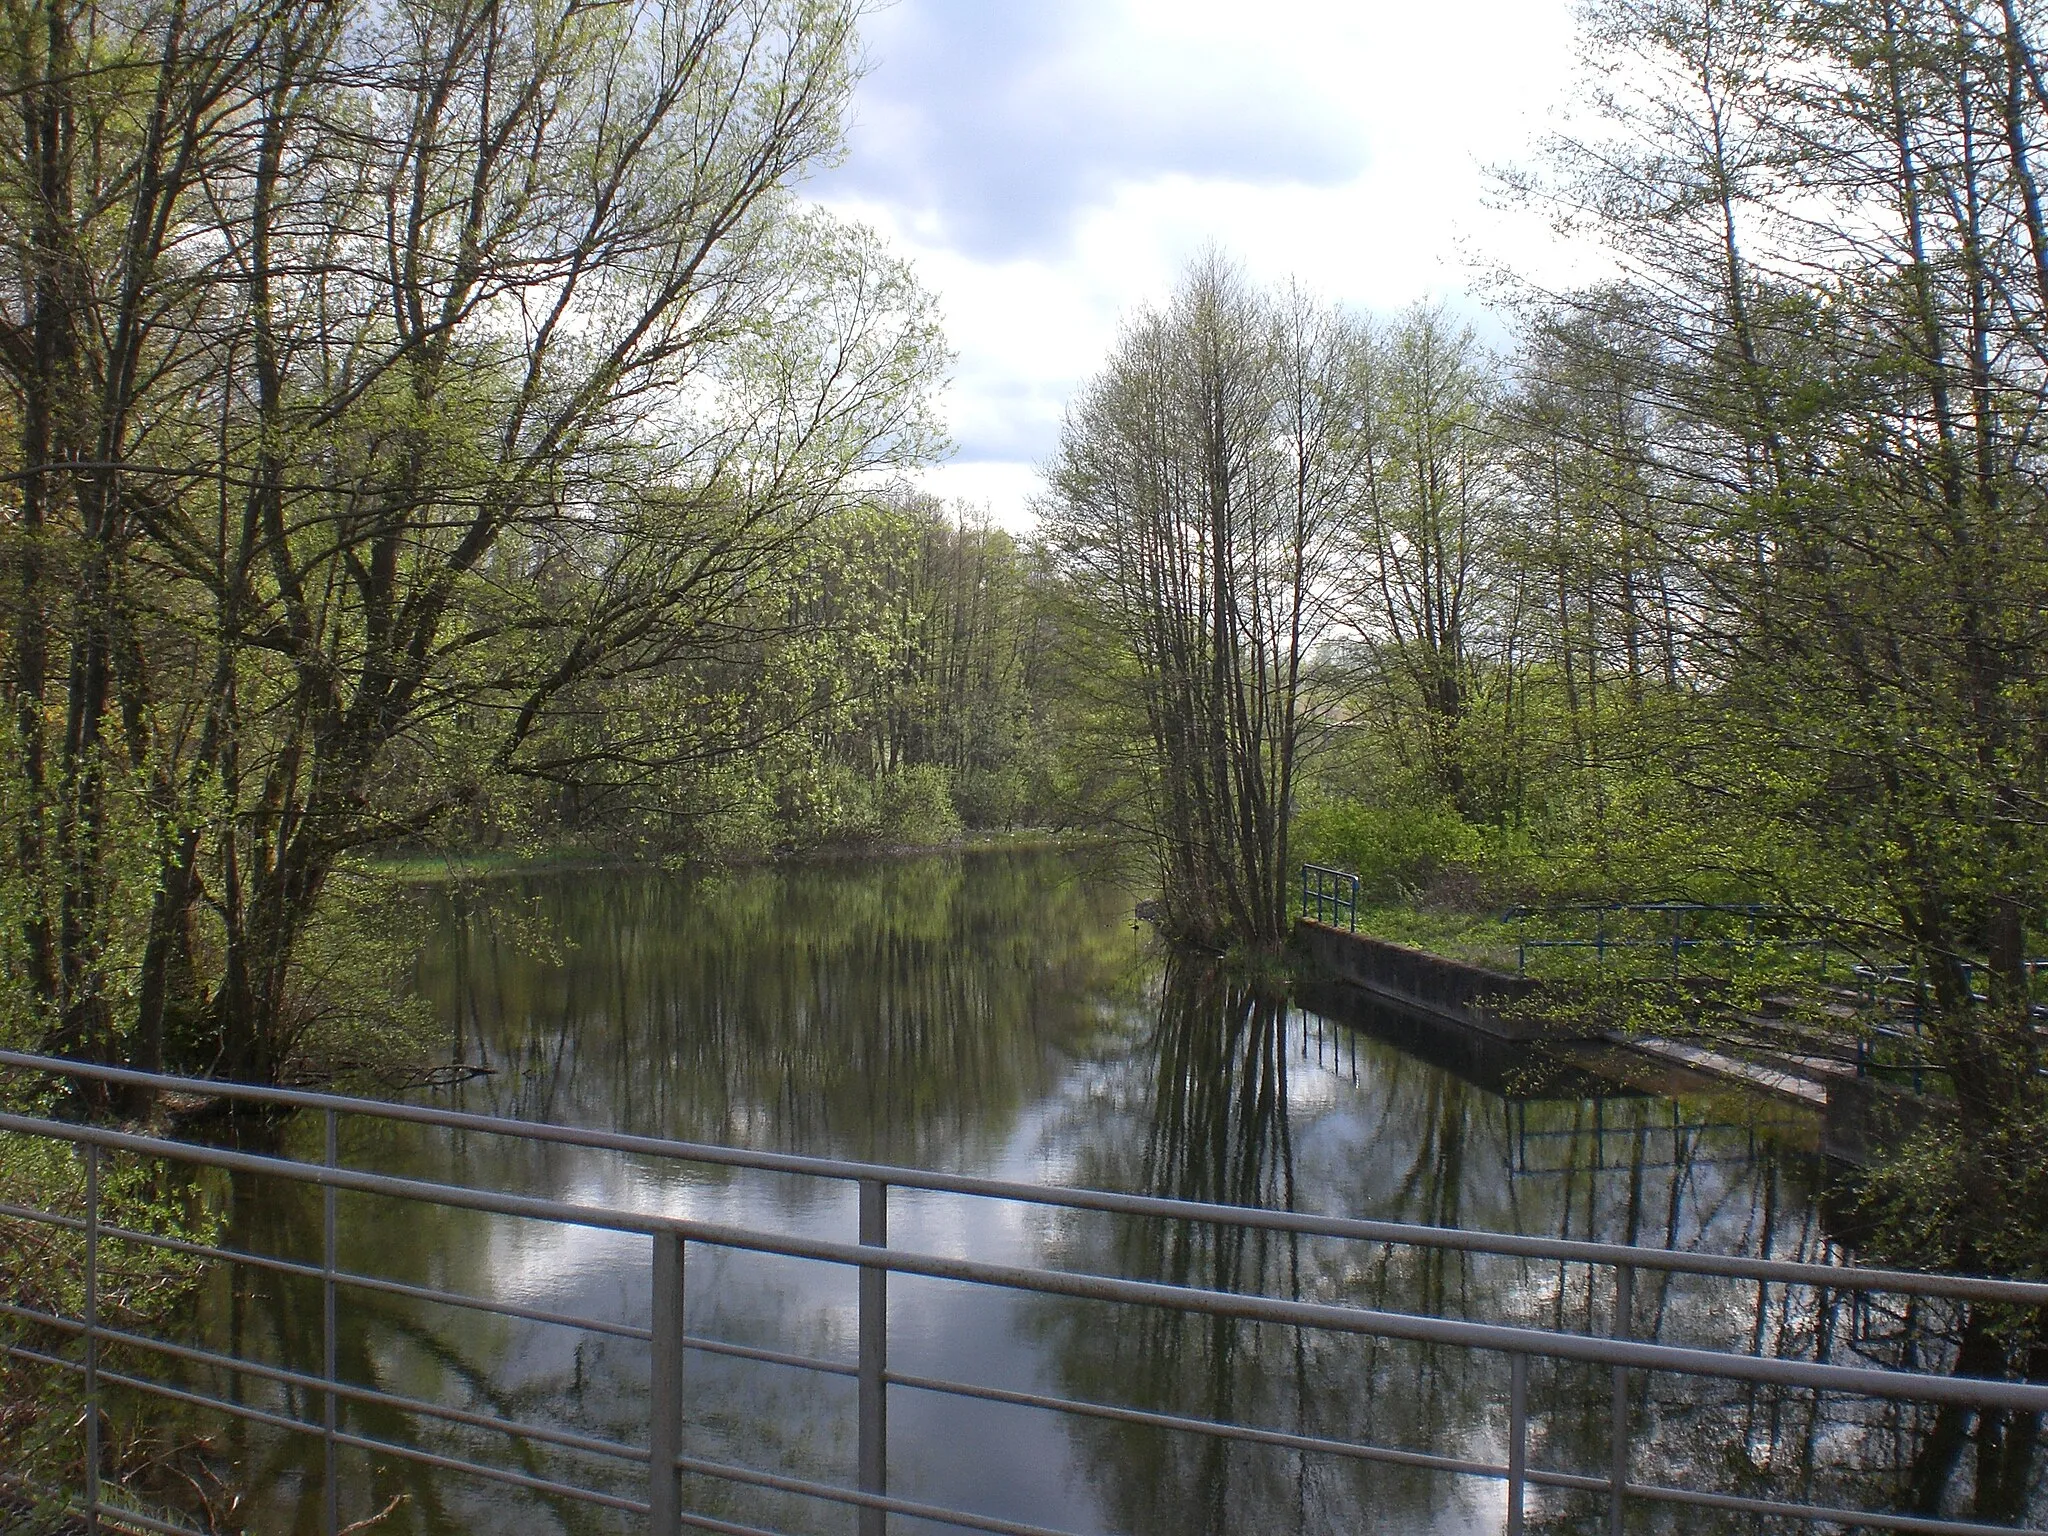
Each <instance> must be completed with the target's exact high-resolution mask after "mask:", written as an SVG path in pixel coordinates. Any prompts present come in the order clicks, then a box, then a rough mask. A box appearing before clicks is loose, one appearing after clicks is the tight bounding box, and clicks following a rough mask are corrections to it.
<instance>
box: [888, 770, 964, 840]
mask: <svg viewBox="0 0 2048 1536" xmlns="http://www.w3.org/2000/svg"><path fill="white" fill-rule="evenodd" d="M875 799H876V802H877V804H878V807H879V810H880V832H881V836H882V838H883V839H884V840H885V841H887V842H892V843H919V844H928V843H950V842H952V841H953V840H954V839H955V838H957V837H959V835H960V813H959V812H958V811H957V810H955V809H954V807H953V794H952V789H951V786H950V785H949V784H948V783H947V778H946V770H945V769H943V768H939V767H935V766H933V765H931V764H928V763H925V764H919V765H918V766H916V767H913V768H899V769H897V770H896V772H894V773H891V774H887V775H884V777H883V779H882V782H881V784H880V786H879V787H878V789H877V792H876V796H875Z"/></svg>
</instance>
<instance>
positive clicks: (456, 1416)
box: [7, 1305, 647, 1464]
mask: <svg viewBox="0 0 2048 1536" xmlns="http://www.w3.org/2000/svg"><path fill="white" fill-rule="evenodd" d="M7 1312H8V1314H9V1315H10V1316H14V1317H19V1318H22V1319H24V1320H26V1321H30V1322H35V1323H40V1324H42V1325H44V1326H46V1327H47V1326H50V1325H53V1324H54V1325H57V1326H59V1327H63V1326H65V1325H67V1324H68V1325H70V1329H69V1331H72V1332H84V1331H85V1325H84V1324H82V1323H77V1322H75V1320H73V1319H71V1318H63V1317H59V1316H57V1315H55V1314H52V1313H46V1312H36V1311H34V1310H32V1309H30V1308H27V1307H17V1306H12V1305H9V1306H8V1307H7ZM92 1333H93V1335H94V1337H96V1338H98V1339H100V1340H102V1341H103V1342H105V1343H108V1344H125V1345H127V1346H128V1347H129V1348H131V1349H140V1350H145V1351H148V1352H150V1353H152V1354H158V1355H163V1356H166V1357H168V1358H170V1359H173V1360H182V1361H184V1362H185V1363H186V1364H188V1365H205V1366H212V1367H214V1368H216V1369H219V1370H226V1371H233V1372H236V1373H238V1374H240V1375H244V1376H254V1377H256V1378H257V1379H258V1380H260V1381H268V1382H271V1383H273V1384H275V1385H277V1386H282V1387H296V1388H298V1389H299V1390H300V1391H302V1392H307V1393H326V1392H332V1393H334V1394H336V1395H337V1396H339V1397H343V1398H346V1399H348V1400H349V1401H350V1402H357V1403H364V1404H368V1405H369V1406H371V1407H375V1408H388V1409H390V1410H392V1411H393V1412H394V1413H409V1414H418V1415H421V1416H422V1417H425V1418H432V1419H441V1420H444V1421H446V1422H448V1423H451V1424H460V1425H463V1426H464V1427H465V1428H468V1429H487V1430H491V1431H494V1432H495V1433H497V1434H501V1435H506V1436H509V1437H510V1438H512V1439H514V1440H538V1441H540V1442H541V1443H543V1444H545V1445H554V1446H559V1447H561V1448H562V1449H563V1450H566V1451H580V1452H582V1453H584V1454H585V1455H590V1456H609V1457H611V1458H613V1459H614V1460H617V1461H632V1462H639V1463H642V1464H645V1462H646V1460H647V1452H646V1451H645V1450H644V1449H642V1448H640V1447H638V1446H632V1445H624V1444H621V1443H620V1442H618V1441H616V1440H600V1439H597V1438H595V1437H593V1436H590V1435H579V1434H576V1433H575V1432H574V1431H572V1430H566V1429H550V1428H548V1427H546V1426H544V1425H540V1424H526V1423H522V1422H520V1421H519V1420H517V1419H501V1418H498V1417H497V1416H496V1415H494V1414H487V1413H475V1412H472V1411H471V1410H469V1409H467V1408H449V1407H444V1406H442V1405H441V1404H439V1403H429V1402H423V1401H422V1400H421V1399H419V1398H416V1397H405V1396H402V1395H400V1394H398V1393H395V1392H384V1391H380V1390H379V1389H377V1388H375V1387H365V1386H360V1385H358V1384H356V1383H354V1382H347V1381H329V1380H328V1379H327V1378H326V1377H324V1376H312V1375H308V1374H307V1373H306V1372H304V1371H295V1370H293V1369H291V1368H290V1367H289V1366H282V1365H267V1364H265V1363H263V1362H262V1361H258V1360H243V1359H240V1358H238V1357H236V1356H234V1355H223V1354H220V1353H219V1352H217V1351H215V1350H211V1349H201V1348H199V1347H197V1346H196V1345H191V1344H176V1343H173V1342H172V1341H171V1340H169V1339H153V1338H150V1337H149V1336H148V1335H147V1334H140V1333H130V1332H128V1331H127V1330H126V1329H121V1328H105V1327H101V1328H95V1329H93V1330H92ZM207 1401H209V1402H218V1399H214V1398H208V1399H207ZM305 1427H306V1428H307V1429H308V1430H312V1431H316V1432H317V1431H318V1430H319V1426H317V1425H307V1426H305Z"/></svg>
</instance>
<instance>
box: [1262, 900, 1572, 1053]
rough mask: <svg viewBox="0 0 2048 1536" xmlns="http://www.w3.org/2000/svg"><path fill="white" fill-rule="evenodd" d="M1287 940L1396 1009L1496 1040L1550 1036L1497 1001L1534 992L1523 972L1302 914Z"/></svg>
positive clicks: (1312, 961) (1323, 971)
mask: <svg viewBox="0 0 2048 1536" xmlns="http://www.w3.org/2000/svg"><path fill="white" fill-rule="evenodd" d="M1294 945H1295V949H1296V950H1297V951H1298V952H1299V953H1300V955H1301V956H1302V957H1303V958H1304V959H1305V960H1306V961H1308V963H1309V965H1310V967H1311V968H1312V969H1313V970H1314V971H1315V972H1317V973H1318V974H1320V975H1321V976H1324V977H1326V978H1328V979H1329V980H1331V981H1336V982H1342V983H1343V984H1344V985H1346V986H1351V987H1356V988H1358V989H1359V990H1360V991H1361V992H1365V993H1368V994H1370V995H1371V996H1373V997H1375V998H1378V999H1380V1000H1381V1001H1382V1002H1386V1003H1391V1004H1393V1005H1394V1006H1395V1007H1397V1008H1406V1009H1412V1010H1413V1011H1415V1012H1417V1013H1421V1014H1426V1015H1428V1016H1429V1017H1431V1018H1435V1019H1444V1020H1448V1021H1449V1022H1450V1023H1453V1024H1462V1025H1465V1026H1466V1027H1468V1028H1471V1029H1480V1030H1484V1031H1485V1032H1486V1033H1487V1034H1489V1035H1492V1036H1494V1037H1495V1038H1496V1039H1501V1040H1533V1039H1536V1038H1538V1037H1542V1038H1545V1039H1555V1038H1557V1031H1556V1030H1554V1029H1553V1028H1551V1027H1550V1026H1548V1025H1547V1024H1546V1023H1545V1022H1544V1021H1543V1020H1542V1019H1540V1018H1537V1017H1534V1016H1525V1015H1523V1014H1520V1013H1519V1012H1514V1013H1511V1012H1508V1011H1506V1010H1505V1008H1504V1005H1505V1004H1508V1003H1511V1002H1515V1001H1518V1000H1520V999H1522V998H1526V997H1530V996H1533V995H1534V994H1535V992H1536V990H1537V988H1536V983H1535V982H1533V981H1531V980H1529V979H1528V978H1527V977H1525V976H1511V975H1509V974H1508V973H1507V972H1505V971H1494V970H1488V969H1487V968H1486V967H1485V966H1481V965H1467V964H1466V963H1464V962H1463V961H1461V960H1446V959H1445V958H1444V957H1443V956H1441V955H1432V954H1428V953H1425V952H1424V951H1422V950H1419V949H1410V948H1408V947H1407V946H1406V945H1404V944H1392V943H1389V942H1388V941H1387V940H1385V939H1373V938H1367V937H1366V936H1365V935H1364V934H1362V933H1347V932H1346V931H1345V930H1344V929H1342V928H1332V927H1331V926H1329V925H1328V924H1327V923H1317V922H1311V921H1309V920H1308V919H1307V918H1302V919H1300V920H1299V921H1297V922H1296V923H1295V925H1294Z"/></svg>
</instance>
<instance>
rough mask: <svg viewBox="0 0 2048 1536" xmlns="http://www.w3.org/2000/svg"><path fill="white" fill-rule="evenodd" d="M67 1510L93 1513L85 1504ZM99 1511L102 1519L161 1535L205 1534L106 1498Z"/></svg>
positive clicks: (190, 1535)
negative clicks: (108, 1500) (123, 1506)
mask: <svg viewBox="0 0 2048 1536" xmlns="http://www.w3.org/2000/svg"><path fill="white" fill-rule="evenodd" d="M65 1512H66V1513H67V1514H73V1515H77V1516H78V1517H79V1518H80V1519H84V1518H85V1517H86V1516H87V1515H88V1514H90V1513H93V1511H92V1510H91V1508H90V1506H88V1505H84V1504H69V1505H66V1506H65ZM97 1513H98V1515H99V1517H100V1519H101V1520H110V1521H112V1522H113V1523H114V1524H115V1525H117V1526H121V1525H127V1526H135V1527H139V1528H140V1529H142V1530H145V1531H155V1532H158V1533H160V1536H204V1533H203V1532H202V1531H200V1530H199V1529H198V1527H196V1526H190V1525H173V1524H172V1523H171V1522H170V1521H168V1520H159V1519H157V1517H156V1516H155V1515H145V1514H144V1513H142V1511H141V1510H139V1509H124V1508H122V1507H121V1506H120V1505H119V1504H109V1503H108V1502H107V1501H106V1500H105V1499H102V1500H100V1503H99V1509H98V1511H97Z"/></svg>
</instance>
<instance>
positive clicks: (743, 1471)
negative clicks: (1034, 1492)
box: [676, 1456, 1077, 1536]
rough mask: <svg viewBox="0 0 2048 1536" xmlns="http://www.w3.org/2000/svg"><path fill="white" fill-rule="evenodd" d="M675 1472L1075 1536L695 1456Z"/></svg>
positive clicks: (1002, 1529)
mask: <svg viewBox="0 0 2048 1536" xmlns="http://www.w3.org/2000/svg"><path fill="white" fill-rule="evenodd" d="M676 1470H677V1471H679V1472H689V1473H693V1474H695V1475H696V1476H698V1477H715V1478H718V1479H720V1480H722V1481H724V1482H728V1483H740V1484H743V1485H745V1486H747V1487H753V1488H766V1489H769V1490H771V1491H772V1492H775V1493H794V1494H798V1495H801V1496H802V1497H805V1498H812V1499H824V1500H826V1501H828V1502H830V1503H834V1504H847V1505H851V1506H853V1507H854V1508H856V1509H880V1510H886V1511H887V1512H888V1513H890V1514H892V1515H907V1516H909V1517H910V1518H911V1519H913V1520H930V1521H933V1522H934V1523H936V1524H939V1525H951V1526H957V1527H958V1528H959V1529H961V1530H964V1531H989V1532H992V1533H994V1536H1077V1533H1075V1532H1073V1531H1063V1530H1061V1529H1059V1528H1058V1527H1056V1526H1050V1525H1026V1524H1024V1523H1023V1522H1021V1521H1017V1520H1004V1519H1001V1518H1000V1517H998V1516H995V1515H977V1514H972V1513H970V1512H969V1511H967V1510H964V1509H949V1508H947V1507H946V1506H944V1505H941V1504H920V1503H918V1502H917V1501H916V1500H914V1499H899V1498H896V1497H895V1496H893V1495H891V1494H886V1493H859V1492H856V1491H855V1490H854V1489H851V1488H841V1487H839V1486H838V1485H837V1484H835V1483H820V1482H816V1481H813V1480H812V1479H810V1478H807V1477H788V1476H785V1475H784V1474H782V1473H780V1472H762V1471H758V1470H756V1469H755V1468H753V1467H742V1466H740V1465H738V1464H737V1463H734V1462H727V1461H703V1460H700V1459H699V1458H697V1457H695V1456H678V1457H677V1458H676Z"/></svg>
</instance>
